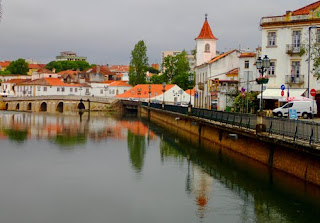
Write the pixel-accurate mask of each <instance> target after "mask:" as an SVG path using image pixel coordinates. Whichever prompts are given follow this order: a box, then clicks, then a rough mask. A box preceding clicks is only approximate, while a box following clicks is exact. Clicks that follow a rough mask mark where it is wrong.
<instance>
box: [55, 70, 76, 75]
mask: <svg viewBox="0 0 320 223" xmlns="http://www.w3.org/2000/svg"><path fill="white" fill-rule="evenodd" d="M78 73H80V71H77V70H63V71H60V72H59V73H58V74H70V75H73V74H78Z"/></svg>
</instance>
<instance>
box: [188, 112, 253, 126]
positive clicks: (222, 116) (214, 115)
mask: <svg viewBox="0 0 320 223" xmlns="http://www.w3.org/2000/svg"><path fill="white" fill-rule="evenodd" d="M192 115H193V116H196V117H200V118H205V119H209V120H212V121H217V122H222V123H225V124H230V125H232V126H237V127H241V128H247V129H256V125H257V116H256V115H251V114H242V113H234V112H222V111H214V110H208V109H200V108H192Z"/></svg>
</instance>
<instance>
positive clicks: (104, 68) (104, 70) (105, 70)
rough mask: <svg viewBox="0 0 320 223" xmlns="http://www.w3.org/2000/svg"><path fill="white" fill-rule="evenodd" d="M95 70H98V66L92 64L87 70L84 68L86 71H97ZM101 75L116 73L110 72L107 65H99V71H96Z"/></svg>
mask: <svg viewBox="0 0 320 223" xmlns="http://www.w3.org/2000/svg"><path fill="white" fill-rule="evenodd" d="M97 70H99V68H98V66H94V67H92V68H90V69H88V70H86V71H85V72H86V73H95V74H96V73H97ZM98 73H100V74H103V75H116V73H114V72H112V71H111V70H110V69H109V68H108V67H107V66H100V72H98Z"/></svg>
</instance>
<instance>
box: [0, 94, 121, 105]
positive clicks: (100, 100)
mask: <svg viewBox="0 0 320 223" xmlns="http://www.w3.org/2000/svg"><path fill="white" fill-rule="evenodd" d="M80 99H82V100H83V101H87V100H88V99H89V100H90V101H91V102H98V103H104V104H112V103H114V102H116V101H117V100H118V99H116V98H113V97H108V98H101V97H90V96H73V95H69V96H65V95H63V96H62V95H61V96H59V95H52V96H37V97H4V98H0V100H2V101H3V102H10V101H45V100H62V101H80Z"/></svg>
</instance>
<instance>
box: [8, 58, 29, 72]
mask: <svg viewBox="0 0 320 223" xmlns="http://www.w3.org/2000/svg"><path fill="white" fill-rule="evenodd" d="M6 70H7V71H9V72H10V73H11V74H27V73H28V70H29V68H28V63H27V62H26V61H25V60H24V59H21V58H20V59H18V60H16V61H12V62H11V63H10V64H9V66H8V67H7V69H6Z"/></svg>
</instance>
